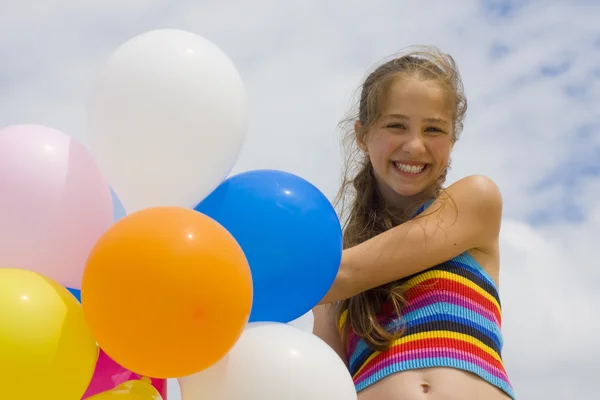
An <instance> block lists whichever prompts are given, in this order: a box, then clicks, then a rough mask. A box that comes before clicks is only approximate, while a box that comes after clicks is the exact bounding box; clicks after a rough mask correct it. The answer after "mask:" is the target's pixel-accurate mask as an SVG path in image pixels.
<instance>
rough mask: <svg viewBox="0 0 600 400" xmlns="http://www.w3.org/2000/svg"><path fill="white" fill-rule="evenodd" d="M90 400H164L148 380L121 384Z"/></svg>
mask: <svg viewBox="0 0 600 400" xmlns="http://www.w3.org/2000/svg"><path fill="white" fill-rule="evenodd" d="M88 399H89V400H163V398H162V397H161V395H160V393H159V392H158V391H157V390H156V388H154V387H153V386H152V385H151V384H150V383H148V381H147V380H134V381H128V382H125V383H121V384H120V385H119V386H117V387H116V388H114V389H112V390H109V391H106V392H103V393H100V394H97V395H95V396H92V397H88Z"/></svg>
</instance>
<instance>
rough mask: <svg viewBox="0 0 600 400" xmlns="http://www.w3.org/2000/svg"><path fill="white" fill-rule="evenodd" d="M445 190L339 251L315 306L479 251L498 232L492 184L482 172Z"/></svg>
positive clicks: (497, 204)
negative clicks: (412, 214) (412, 213)
mask: <svg viewBox="0 0 600 400" xmlns="http://www.w3.org/2000/svg"><path fill="white" fill-rule="evenodd" d="M446 193H447V195H442V196H440V198H438V199H437V200H435V201H434V202H433V204H431V206H429V208H428V209H426V210H425V211H424V212H423V216H420V217H418V218H415V219H412V220H410V221H408V222H405V223H403V224H401V225H399V226H397V227H394V228H392V229H390V230H388V231H386V232H384V233H382V234H380V235H377V236H375V237H374V238H372V239H370V240H367V241H366V242H363V243H361V244H359V245H357V246H355V247H352V248H350V249H347V250H345V251H344V253H343V255H342V262H341V265H340V269H339V272H338V275H337V277H336V280H335V282H334V284H333V286H332V287H331V289H330V290H329V292H328V293H327V295H326V296H325V297H324V298H323V300H321V304H324V303H330V302H334V301H339V300H343V299H347V298H349V297H352V296H354V295H357V294H359V293H361V292H364V291H366V290H368V289H372V288H375V287H377V286H381V285H383V284H386V283H389V282H393V281H395V280H398V279H401V278H404V277H406V276H409V275H412V274H415V273H417V272H420V271H422V270H425V269H427V268H430V267H433V266H435V265H437V264H441V263H443V262H445V261H448V260H450V259H452V258H454V257H456V256H457V255H459V254H461V253H464V252H465V251H468V250H471V249H475V248H477V249H480V250H481V251H484V252H485V251H486V249H487V248H489V245H490V243H493V241H494V240H496V239H497V237H498V234H499V231H500V220H501V217H502V197H501V195H500V191H499V190H498V187H497V186H496V184H495V183H494V182H493V181H492V180H490V179H489V178H486V177H484V176H469V177H466V178H464V179H461V180H460V181H458V182H456V183H454V184H452V185H451V186H450V187H449V188H448V189H446Z"/></svg>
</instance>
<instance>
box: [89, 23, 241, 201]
mask: <svg viewBox="0 0 600 400" xmlns="http://www.w3.org/2000/svg"><path fill="white" fill-rule="evenodd" d="M247 120H248V105H247V97H246V92H245V90H244V86H243V82H242V80H241V77H240V75H239V74H238V72H237V70H236V68H235V66H234V65H233V63H232V61H231V60H230V59H229V58H228V57H227V56H226V55H225V54H224V53H223V52H222V51H221V50H220V49H219V48H218V47H217V46H216V45H215V44H213V43H211V42H210V41H208V40H206V39H204V38H202V37H201V36H198V35H196V34H193V33H190V32H186V31H180V30H172V29H165V30H156V31H151V32H147V33H144V34H142V35H139V36H136V37H134V38H133V39H131V40H129V41H127V42H125V43H124V44H123V45H121V46H120V47H119V48H118V49H117V50H116V51H115V52H114V53H113V55H112V56H111V57H110V59H109V60H108V63H107V65H106V67H105V68H104V70H103V71H102V73H101V74H100V77H99V80H98V82H97V85H96V89H95V91H94V93H93V94H92V101H91V105H90V108H89V113H88V135H89V141H90V148H91V152H92V153H93V154H94V156H95V158H96V160H97V162H98V164H99V166H100V168H101V169H102V171H103V172H104V173H105V175H106V177H107V178H108V181H109V182H110V184H111V186H112V187H113V189H114V190H115V192H116V193H117V195H118V196H119V199H120V200H121V202H122V203H123V206H124V208H125V209H126V210H127V212H128V213H131V212H134V211H137V210H140V209H143V208H147V207H154V206H160V205H169V206H181V207H186V208H191V207H194V206H195V205H196V203H197V202H199V201H201V200H202V199H204V197H206V196H207V195H208V194H210V192H212V191H213V190H214V189H215V188H216V187H217V186H218V185H219V184H220V183H221V182H222V181H223V180H224V179H225V178H226V177H227V174H228V173H229V172H230V171H231V169H232V168H233V165H234V163H235V161H236V160H237V156H238V154H239V152H240V150H241V147H242V145H243V142H244V136H245V130H246V125H247Z"/></svg>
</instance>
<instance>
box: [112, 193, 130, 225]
mask: <svg viewBox="0 0 600 400" xmlns="http://www.w3.org/2000/svg"><path fill="white" fill-rule="evenodd" d="M110 195H111V196H112V202H113V221H114V222H117V221H118V220H120V219H121V218H123V217H124V216H125V215H127V213H126V212H125V209H124V208H123V204H121V200H119V198H118V197H117V194H116V193H115V191H114V190H113V189H112V188H111V189H110Z"/></svg>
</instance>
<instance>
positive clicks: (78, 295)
mask: <svg viewBox="0 0 600 400" xmlns="http://www.w3.org/2000/svg"><path fill="white" fill-rule="evenodd" d="M67 290H68V291H69V292H71V294H72V295H73V296H75V298H76V299H77V300H78V301H79V302H80V303H81V290H77V289H73V288H67Z"/></svg>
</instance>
